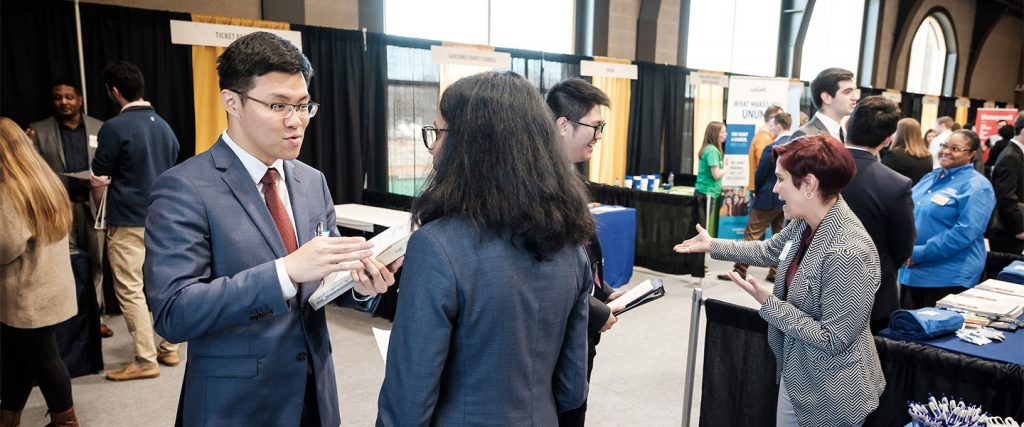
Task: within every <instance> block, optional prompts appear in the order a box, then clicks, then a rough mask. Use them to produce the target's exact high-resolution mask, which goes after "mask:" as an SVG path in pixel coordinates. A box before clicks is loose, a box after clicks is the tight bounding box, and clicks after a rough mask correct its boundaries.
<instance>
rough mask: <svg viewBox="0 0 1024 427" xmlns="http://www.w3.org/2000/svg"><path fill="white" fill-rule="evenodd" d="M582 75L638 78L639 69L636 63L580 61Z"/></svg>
mask: <svg viewBox="0 0 1024 427" xmlns="http://www.w3.org/2000/svg"><path fill="white" fill-rule="evenodd" d="M580 75H584V76H590V77H612V78H618V79H630V80H636V78H637V77H636V76H637V71H636V65H634V64H616V63H613V62H596V61H585V60H584V61H580Z"/></svg>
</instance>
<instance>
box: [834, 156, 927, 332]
mask: <svg viewBox="0 0 1024 427" xmlns="http://www.w3.org/2000/svg"><path fill="white" fill-rule="evenodd" d="M850 154H853V160H854V161H855V162H856V163H857V174H856V175H855V176H854V177H853V181H851V182H850V184H849V185H847V186H846V188H844V189H843V198H844V199H846V203H847V204H848V205H849V206H850V210H852V211H853V213H854V214H856V215H857V218H859V219H860V222H861V224H864V229H866V230H867V231H868V235H870V236H871V240H872V242H874V244H875V248H876V249H877V250H878V261H879V264H880V266H881V272H882V274H881V284H880V285H879V287H878V291H877V292H876V295H875V305H874V309H873V310H871V320H881V319H887V318H889V314H891V313H892V312H893V311H894V310H896V309H898V308H900V300H899V291H898V289H897V286H896V272H897V271H898V270H899V268H900V266H901V265H903V263H904V262H905V261H906V260H907V258H910V255H911V253H913V251H914V239H915V237H917V233H916V228H915V226H914V200H913V198H912V197H911V189H912V188H913V185H912V184H911V182H910V178H907V177H905V176H903V175H900V174H898V173H896V172H895V171H893V170H892V169H889V168H888V167H886V166H885V165H883V164H882V163H880V162H879V161H878V160H876V159H875V156H874V155H872V154H871V153H869V152H867V151H863V150H856V149H851V150H850Z"/></svg>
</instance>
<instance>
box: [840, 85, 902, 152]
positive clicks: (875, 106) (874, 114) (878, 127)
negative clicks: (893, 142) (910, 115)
mask: <svg viewBox="0 0 1024 427" xmlns="http://www.w3.org/2000/svg"><path fill="white" fill-rule="evenodd" d="M899 121H900V107H898V106H897V105H896V103H895V102H892V101H890V100H888V99H886V98H885V97H884V96H881V95H875V96H869V97H867V98H864V99H862V100H860V102H858V103H857V106H856V107H854V108H853V112H851V113H850V119H849V120H847V122H846V141H847V142H849V143H850V144H852V145H859V146H861V147H870V148H876V147H878V146H879V145H882V142H884V141H885V139H886V138H888V137H889V136H890V135H892V134H893V133H895V132H896V125H897V124H898V123H899Z"/></svg>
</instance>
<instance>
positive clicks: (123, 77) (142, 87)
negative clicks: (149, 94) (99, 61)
mask: <svg viewBox="0 0 1024 427" xmlns="http://www.w3.org/2000/svg"><path fill="white" fill-rule="evenodd" d="M103 83H105V84H106V85H107V87H108V88H111V89H114V88H117V91H118V92H120V93H121V96H122V97H124V99H125V100H127V101H128V102H131V101H138V100H140V99H142V97H143V96H144V95H145V93H146V82H145V80H144V79H143V78H142V71H141V70H139V67H136V66H135V64H132V63H131V62H128V61H114V62H111V63H110V64H107V67H106V68H104V69H103Z"/></svg>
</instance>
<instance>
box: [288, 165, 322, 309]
mask: <svg viewBox="0 0 1024 427" xmlns="http://www.w3.org/2000/svg"><path fill="white" fill-rule="evenodd" d="M284 170H285V174H284V179H285V185H287V186H288V198H289V199H291V204H292V216H294V217H295V238H296V240H297V242H298V245H299V246H302V244H303V243H306V242H308V241H310V240H312V239H313V238H314V237H316V236H314V235H313V234H314V231H315V230H313V229H312V228H310V224H309V219H310V218H312V217H313V216H312V215H311V213H310V211H311V210H312V209H311V208H310V206H309V197H307V194H306V193H305V191H304V190H305V189H304V188H303V185H302V181H303V177H302V176H300V175H299V173H298V172H297V171H296V168H295V162H294V161H291V160H286V161H285V162H284ZM324 229H325V230H326V229H327V224H324ZM319 285H320V283H319V282H312V283H300V284H299V287H298V293H297V295H296V296H297V297H298V298H299V300H298V302H299V303H300V304H305V302H306V301H308V300H309V296H310V295H313V292H315V291H316V289H317V287H318V286H319Z"/></svg>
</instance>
